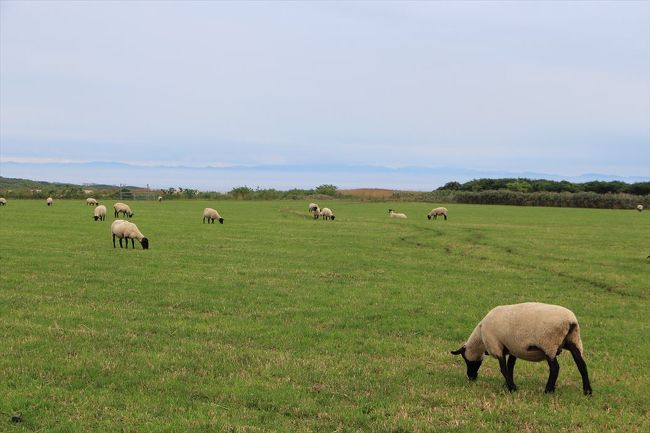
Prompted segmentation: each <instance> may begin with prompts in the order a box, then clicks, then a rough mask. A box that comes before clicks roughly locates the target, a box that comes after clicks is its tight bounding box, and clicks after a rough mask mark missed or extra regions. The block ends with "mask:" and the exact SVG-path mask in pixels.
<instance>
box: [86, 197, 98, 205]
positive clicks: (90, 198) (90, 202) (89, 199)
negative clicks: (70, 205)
mask: <svg viewBox="0 0 650 433" xmlns="http://www.w3.org/2000/svg"><path fill="white" fill-rule="evenodd" d="M98 204H99V203H97V200H95V199H94V198H92V197H88V198H87V199H86V205H90V206H97V205H98Z"/></svg>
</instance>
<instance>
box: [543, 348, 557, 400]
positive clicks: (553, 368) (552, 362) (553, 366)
mask: <svg viewBox="0 0 650 433" xmlns="http://www.w3.org/2000/svg"><path fill="white" fill-rule="evenodd" d="M546 361H547V362H548V368H549V369H550V373H549V375H548V382H546V389H545V390H544V392H545V393H551V392H555V382H556V381H557V376H558V375H559V374H560V364H559V363H558V362H557V358H553V359H551V358H549V357H548V356H547V357H546Z"/></svg>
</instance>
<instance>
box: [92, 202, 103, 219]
mask: <svg viewBox="0 0 650 433" xmlns="http://www.w3.org/2000/svg"><path fill="white" fill-rule="evenodd" d="M93 218H94V219H95V221H97V220H99V221H104V220H105V219H106V206H104V205H103V204H100V205H99V206H97V207H96V208H95V211H94V213H93Z"/></svg>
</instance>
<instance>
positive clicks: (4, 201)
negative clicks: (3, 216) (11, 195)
mask: <svg viewBox="0 0 650 433" xmlns="http://www.w3.org/2000/svg"><path fill="white" fill-rule="evenodd" d="M6 204H7V199H6V198H4V197H0V206H4V205H6Z"/></svg>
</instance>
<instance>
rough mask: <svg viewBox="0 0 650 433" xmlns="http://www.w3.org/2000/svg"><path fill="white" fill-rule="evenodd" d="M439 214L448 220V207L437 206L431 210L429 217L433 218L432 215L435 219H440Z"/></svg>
mask: <svg viewBox="0 0 650 433" xmlns="http://www.w3.org/2000/svg"><path fill="white" fill-rule="evenodd" d="M438 215H442V216H444V217H445V221H446V220H447V208H446V207H437V208H435V209H433V210H432V211H431V212H429V214H428V215H427V218H428V219H431V217H433V219H434V220H435V219H438Z"/></svg>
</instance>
